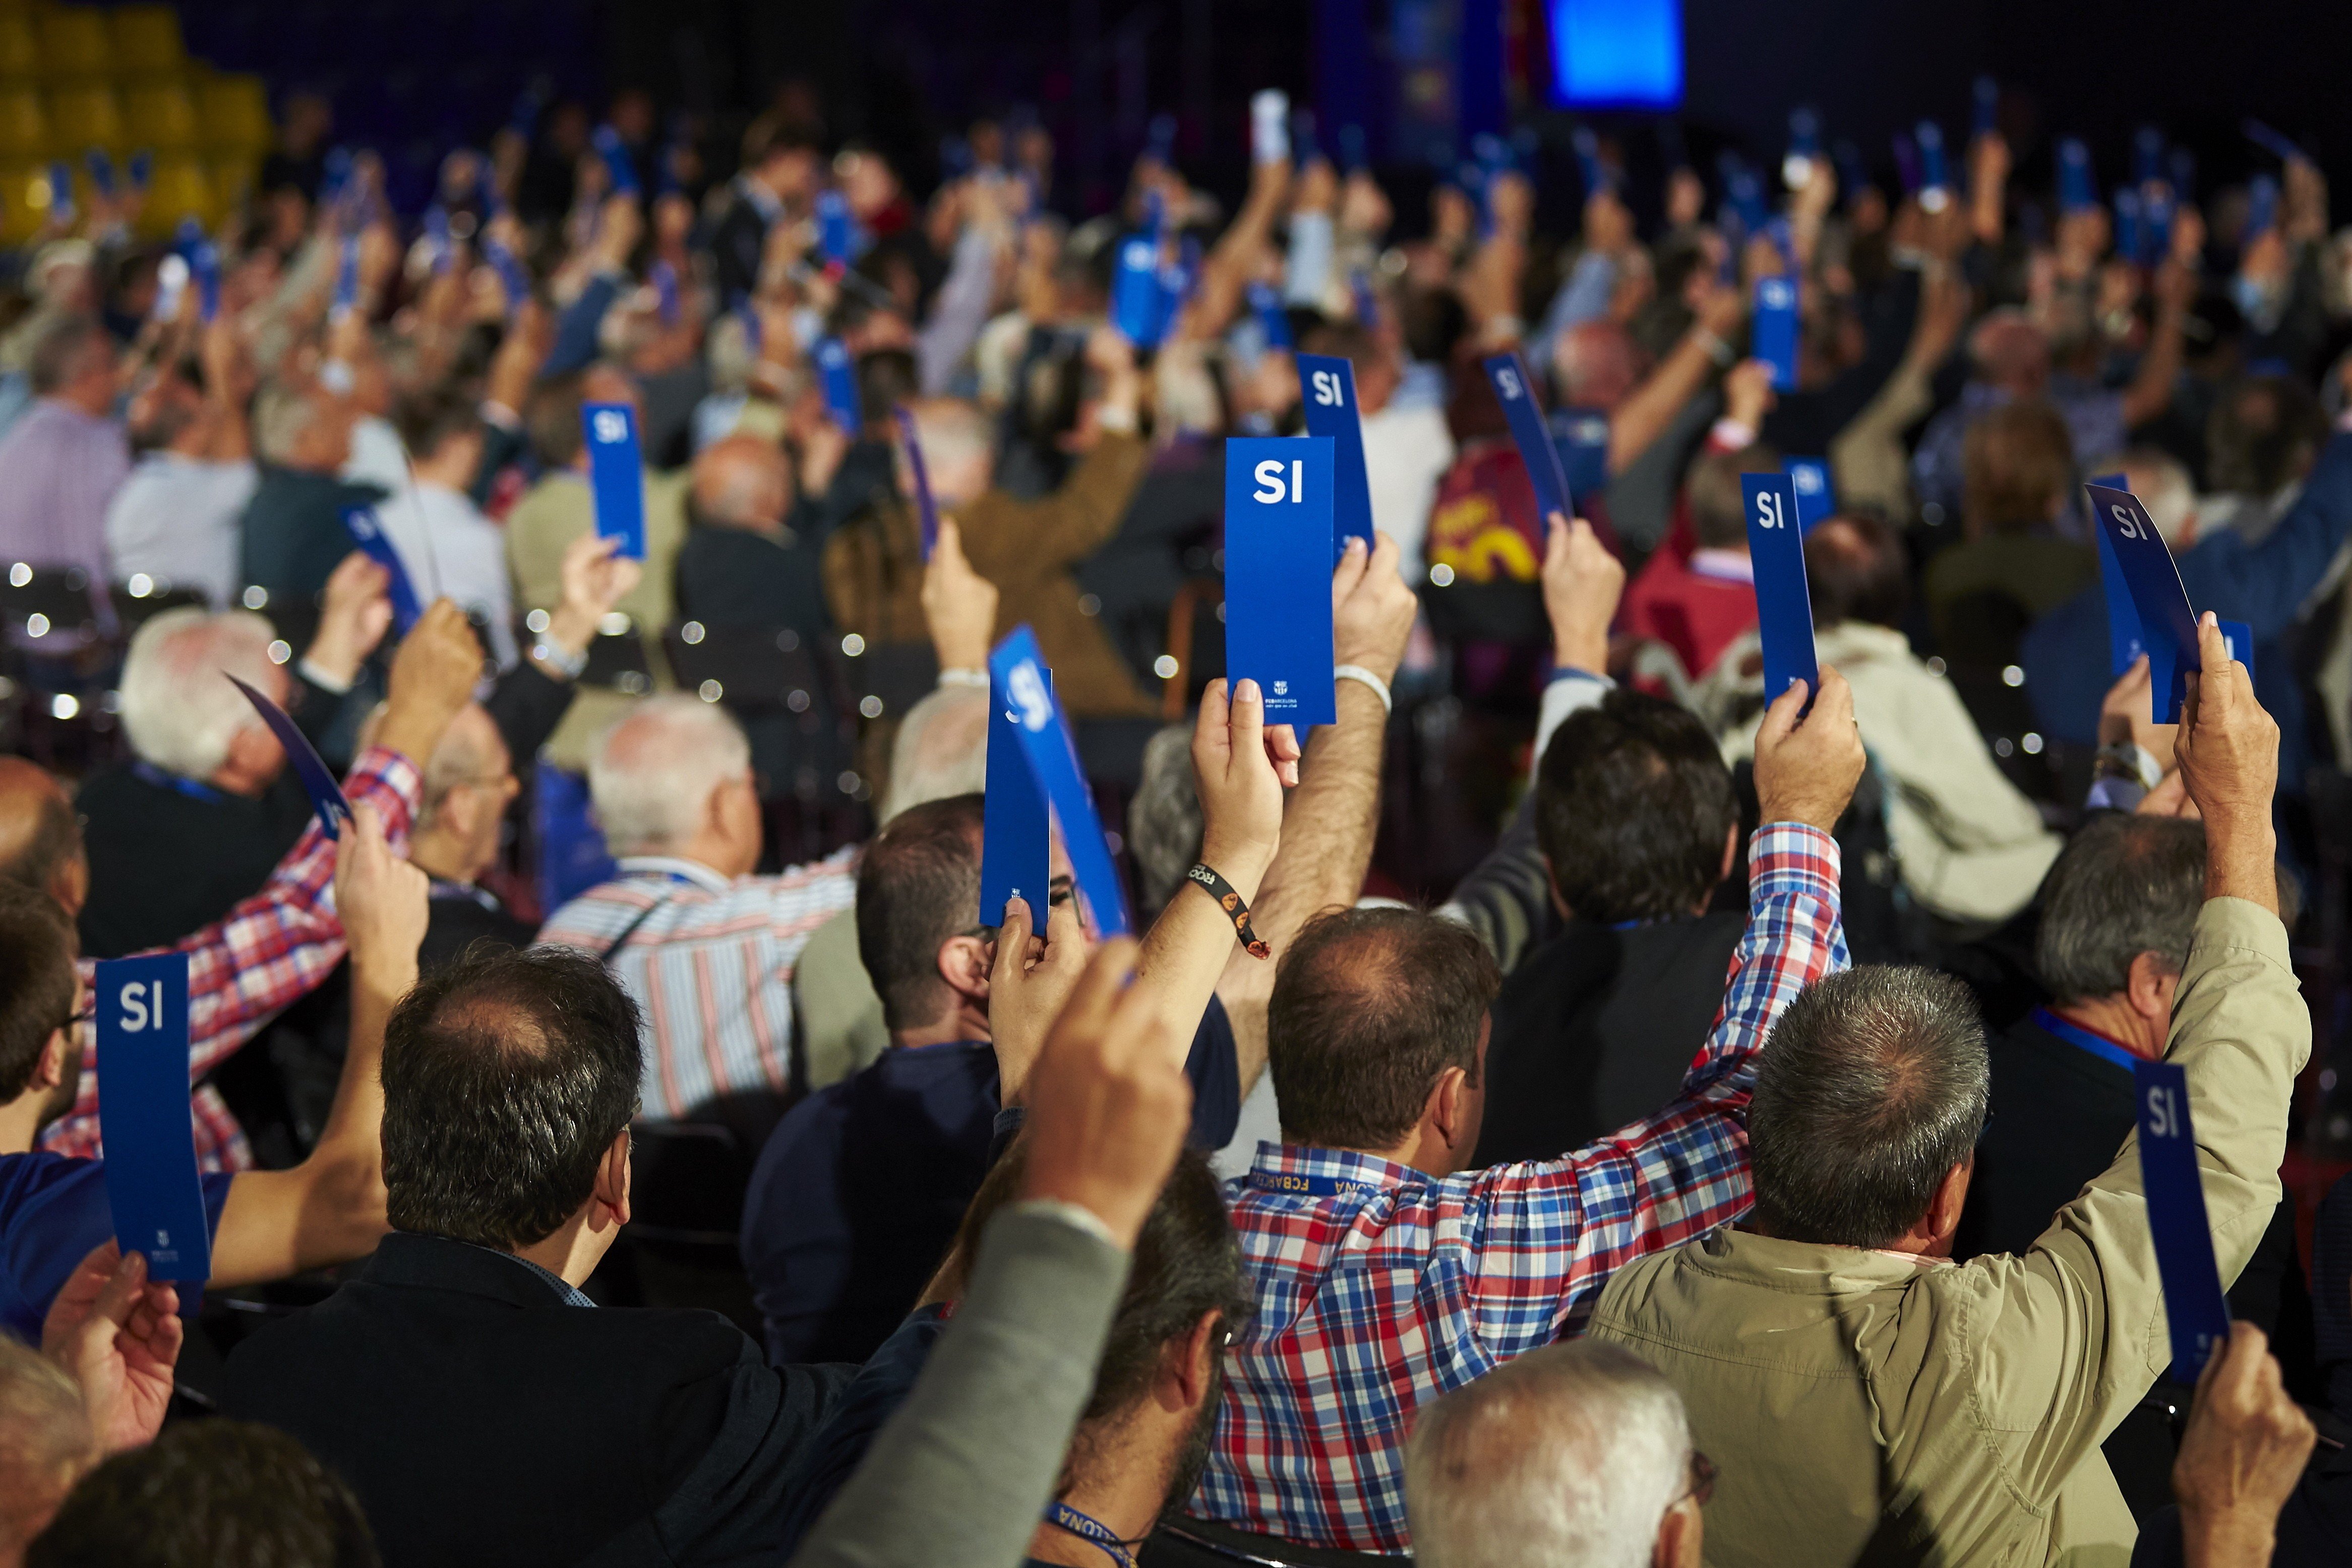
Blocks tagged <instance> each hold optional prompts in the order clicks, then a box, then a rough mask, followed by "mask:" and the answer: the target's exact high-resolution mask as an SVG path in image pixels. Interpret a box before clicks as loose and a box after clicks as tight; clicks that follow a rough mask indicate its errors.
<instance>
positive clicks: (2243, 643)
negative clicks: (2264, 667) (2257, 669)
mask: <svg viewBox="0 0 2352 1568" xmlns="http://www.w3.org/2000/svg"><path fill="white" fill-rule="evenodd" d="M2216 624H2217V625H2218V626H2221V640H2222V641H2223V642H2226V643H2228V644H2229V645H2230V657H2231V658H2234V659H2236V660H2237V661H2238V662H2239V663H2240V664H2242V665H2244V666H2245V667H2246V679H2248V680H2252V679H2253V678H2254V628H2253V627H2252V626H2248V625H2247V624H2246V623H2245V622H2243V621H2223V620H2219V619H2218V618H2217V620H2216Z"/></svg>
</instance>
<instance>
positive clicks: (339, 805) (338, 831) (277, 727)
mask: <svg viewBox="0 0 2352 1568" xmlns="http://www.w3.org/2000/svg"><path fill="white" fill-rule="evenodd" d="M221 673H222V675H223V677H224V678H225V679H226V680H227V681H228V683H229V684H230V685H232V686H234V687H236V689H238V690H239V691H242V692H244V693H245V700H247V701H248V702H250V703H252V704H253V708H254V711H256V712H257V713H259V714H260V715H261V721H262V722H263V723H264V724H267V725H268V726H269V732H270V733H271V734H273V735H275V736H277V737H278V744H279V745H281V746H283V747H285V748H286V760H287V761H288V762H289V763H292V764H293V765H294V776H295V777H296V778H298V779H299V780H300V781H301V783H302V793H303V794H304V795H309V796H310V809H311V810H313V811H315V812H317V813H318V814H319V829H320V832H322V833H324V834H325V835H326V836H327V837H330V838H341V837H342V836H343V831H342V825H343V824H344V823H345V822H347V821H349V820H350V819H351V815H352V803H351V802H350V801H348V800H346V799H344V798H343V786H342V785H341V784H337V783H336V782H335V775H334V774H333V773H331V772H330V771H329V770H328V768H327V764H326V763H325V762H324V761H322V760H321V759H320V756H319V752H318V748H317V747H315V746H313V745H311V744H310V737H309V736H307V735H305V734H303V733H302V731H301V728H300V726H299V725H297V724H296V723H295V722H294V721H293V720H291V719H289V718H288V717H287V716H286V710H285V709H283V708H280V707H279V706H278V704H277V703H275V702H272V701H271V700H269V699H268V698H267V697H264V696H263V695H262V694H261V693H260V692H258V691H256V690H255V689H253V688H252V687H250V686H247V684H246V683H245V682H244V681H242V680H239V679H237V678H236V676H234V675H230V674H228V672H227V671H226V670H224V671H222V672H221Z"/></svg>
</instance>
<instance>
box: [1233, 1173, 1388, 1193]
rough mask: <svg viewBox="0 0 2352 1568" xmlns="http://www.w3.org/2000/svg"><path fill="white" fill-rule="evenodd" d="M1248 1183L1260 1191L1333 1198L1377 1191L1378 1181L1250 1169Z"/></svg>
mask: <svg viewBox="0 0 2352 1568" xmlns="http://www.w3.org/2000/svg"><path fill="white" fill-rule="evenodd" d="M1249 1184H1250V1185H1251V1186H1253V1187H1255V1188H1256V1189H1257V1190H1258V1191H1259V1192H1261V1193H1296V1194H1299V1195H1300V1196H1302V1197H1309V1198H1335V1197H1338V1196H1339V1195H1340V1194H1343V1193H1377V1192H1381V1191H1382V1190H1383V1189H1382V1187H1381V1184H1380V1183H1378V1182H1371V1181H1365V1180H1363V1179H1362V1178H1360V1177H1355V1176H1292V1175H1286V1174H1284V1173H1282V1172H1280V1171H1252V1172H1251V1173H1249Z"/></svg>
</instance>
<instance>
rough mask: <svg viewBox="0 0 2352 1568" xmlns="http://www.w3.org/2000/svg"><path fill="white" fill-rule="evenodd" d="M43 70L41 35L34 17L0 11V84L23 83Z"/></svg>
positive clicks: (25, 13)
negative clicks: (1, 82) (7, 82)
mask: <svg viewBox="0 0 2352 1568" xmlns="http://www.w3.org/2000/svg"><path fill="white" fill-rule="evenodd" d="M40 68H41V44H40V33H39V31H38V29H37V28H36V27H35V26H33V18H32V16H31V14H30V13H28V12H24V11H5V10H0V81H23V80H25V79H28V78H30V77H33V76H37V75H38V74H39V72H40Z"/></svg>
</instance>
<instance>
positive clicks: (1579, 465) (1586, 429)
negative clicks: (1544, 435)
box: [1550, 408, 1609, 511]
mask: <svg viewBox="0 0 2352 1568" xmlns="http://www.w3.org/2000/svg"><path fill="white" fill-rule="evenodd" d="M1550 429H1551V435H1552V447H1553V448H1554V449H1555V450H1556V451H1558V452H1559V458H1560V462H1561V463H1562V464H1563V465H1564V466H1565V471H1566V473H1567V475H1568V499H1569V502H1570V505H1571V506H1573V507H1574V508H1576V509H1577V510H1579V511H1581V510H1583V509H1584V503H1585V502H1586V501H1588V500H1593V499H1595V498H1597V497H1599V496H1600V495H1601V493H1602V492H1603V491H1605V490H1607V489H1608V488H1609V416H1608V415H1606V414H1603V413H1601V411H1600V410H1599V409H1596V408H1556V409H1554V410H1552V416H1551V424H1550Z"/></svg>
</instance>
